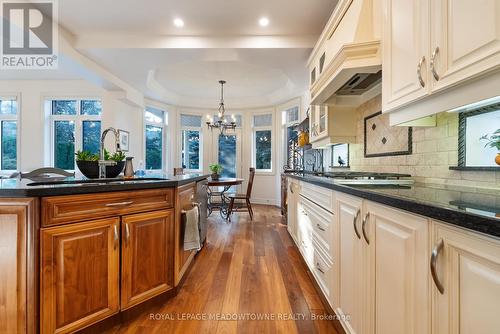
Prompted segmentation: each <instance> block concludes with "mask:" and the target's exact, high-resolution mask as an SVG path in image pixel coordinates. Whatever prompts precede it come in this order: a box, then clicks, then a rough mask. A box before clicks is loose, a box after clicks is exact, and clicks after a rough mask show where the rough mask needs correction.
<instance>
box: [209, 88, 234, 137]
mask: <svg viewBox="0 0 500 334" xmlns="http://www.w3.org/2000/svg"><path fill="white" fill-rule="evenodd" d="M219 83H220V102H219V112H218V114H217V121H214V119H213V117H210V115H207V127H208V128H209V129H210V130H213V129H214V128H215V129H219V131H220V134H221V135H223V134H224V132H225V130H227V129H231V130H234V129H236V118H235V117H234V115H231V121H230V122H228V121H227V118H226V117H225V113H226V109H225V107H224V84H225V83H226V81H224V80H220V81H219Z"/></svg>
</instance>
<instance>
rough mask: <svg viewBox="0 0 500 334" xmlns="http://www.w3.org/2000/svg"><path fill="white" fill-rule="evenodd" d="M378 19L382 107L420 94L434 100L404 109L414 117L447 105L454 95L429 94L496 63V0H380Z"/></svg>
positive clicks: (499, 16) (499, 62)
mask: <svg viewBox="0 0 500 334" xmlns="http://www.w3.org/2000/svg"><path fill="white" fill-rule="evenodd" d="M382 22H383V27H382V42H383V43H382V44H383V47H382V68H383V80H382V91H383V94H382V99H383V101H382V110H383V112H390V111H394V110H398V111H404V109H403V108H404V107H406V106H408V105H409V104H411V103H412V102H415V101H417V100H421V99H424V100H426V101H429V100H432V101H433V102H432V103H433V104H432V105H426V107H425V108H421V109H426V110H422V111H419V110H418V109H417V110H416V111H415V109H414V108H412V109H408V110H406V112H407V113H409V112H410V110H411V113H413V114H414V115H413V116H414V118H419V117H422V116H427V115H429V111H428V109H429V108H431V109H436V112H439V111H444V110H446V109H447V105H449V108H450V109H451V108H452V107H456V105H454V104H453V99H451V98H449V97H446V95H442V96H441V97H439V98H436V99H430V97H431V95H432V96H434V95H433V94H434V93H437V92H439V91H443V90H445V89H449V88H451V87H453V86H455V85H457V84H463V83H466V82H469V81H470V79H473V78H477V77H478V76H480V75H483V74H486V73H490V72H492V71H493V70H496V69H498V68H499V67H500V29H498V24H499V22H500V6H499V3H498V0H478V1H466V0H435V1H430V0H383V20H382ZM450 94H456V93H454V92H450ZM467 95H468V96H467V98H468V99H469V100H471V101H470V102H476V101H477V99H478V98H476V97H475V95H477V92H475V91H474V90H469V91H467ZM469 95H470V96H469ZM401 109H403V110H401ZM419 113H422V115H421V116H419Z"/></svg>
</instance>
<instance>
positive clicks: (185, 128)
mask: <svg viewBox="0 0 500 334" xmlns="http://www.w3.org/2000/svg"><path fill="white" fill-rule="evenodd" d="M182 115H186V116H197V117H200V126H199V127H197V126H182ZM203 124H205V120H204V117H203V114H197V113H190V112H184V111H181V112H179V147H178V148H179V161H180V163H181V166H182V165H183V164H184V161H183V159H182V132H183V131H198V132H199V134H200V141H199V153H198V155H199V157H198V162H199V166H198V169H190V168H184V171H185V172H187V173H201V172H202V171H203Z"/></svg>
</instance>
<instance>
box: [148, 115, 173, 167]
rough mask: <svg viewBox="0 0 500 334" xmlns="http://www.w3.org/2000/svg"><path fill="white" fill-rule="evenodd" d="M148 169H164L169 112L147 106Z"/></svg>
mask: <svg viewBox="0 0 500 334" xmlns="http://www.w3.org/2000/svg"><path fill="white" fill-rule="evenodd" d="M144 123H145V129H144V131H145V146H146V150H145V152H146V169H147V170H156V171H159V170H163V169H164V167H165V157H166V143H165V134H166V125H167V113H166V112H165V111H163V110H160V109H157V108H153V107H146V110H145V112H144Z"/></svg>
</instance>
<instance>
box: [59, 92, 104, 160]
mask: <svg viewBox="0 0 500 334" xmlns="http://www.w3.org/2000/svg"><path fill="white" fill-rule="evenodd" d="M50 102H51V103H50V106H51V118H52V128H53V138H54V139H53V140H54V143H53V149H54V152H53V154H54V167H58V168H62V169H69V170H73V169H75V151H76V150H79V149H81V150H84V151H89V152H91V153H99V149H100V138H101V121H100V115H101V113H102V103H101V101H99V100H69V99H68V100H52V101H50Z"/></svg>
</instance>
